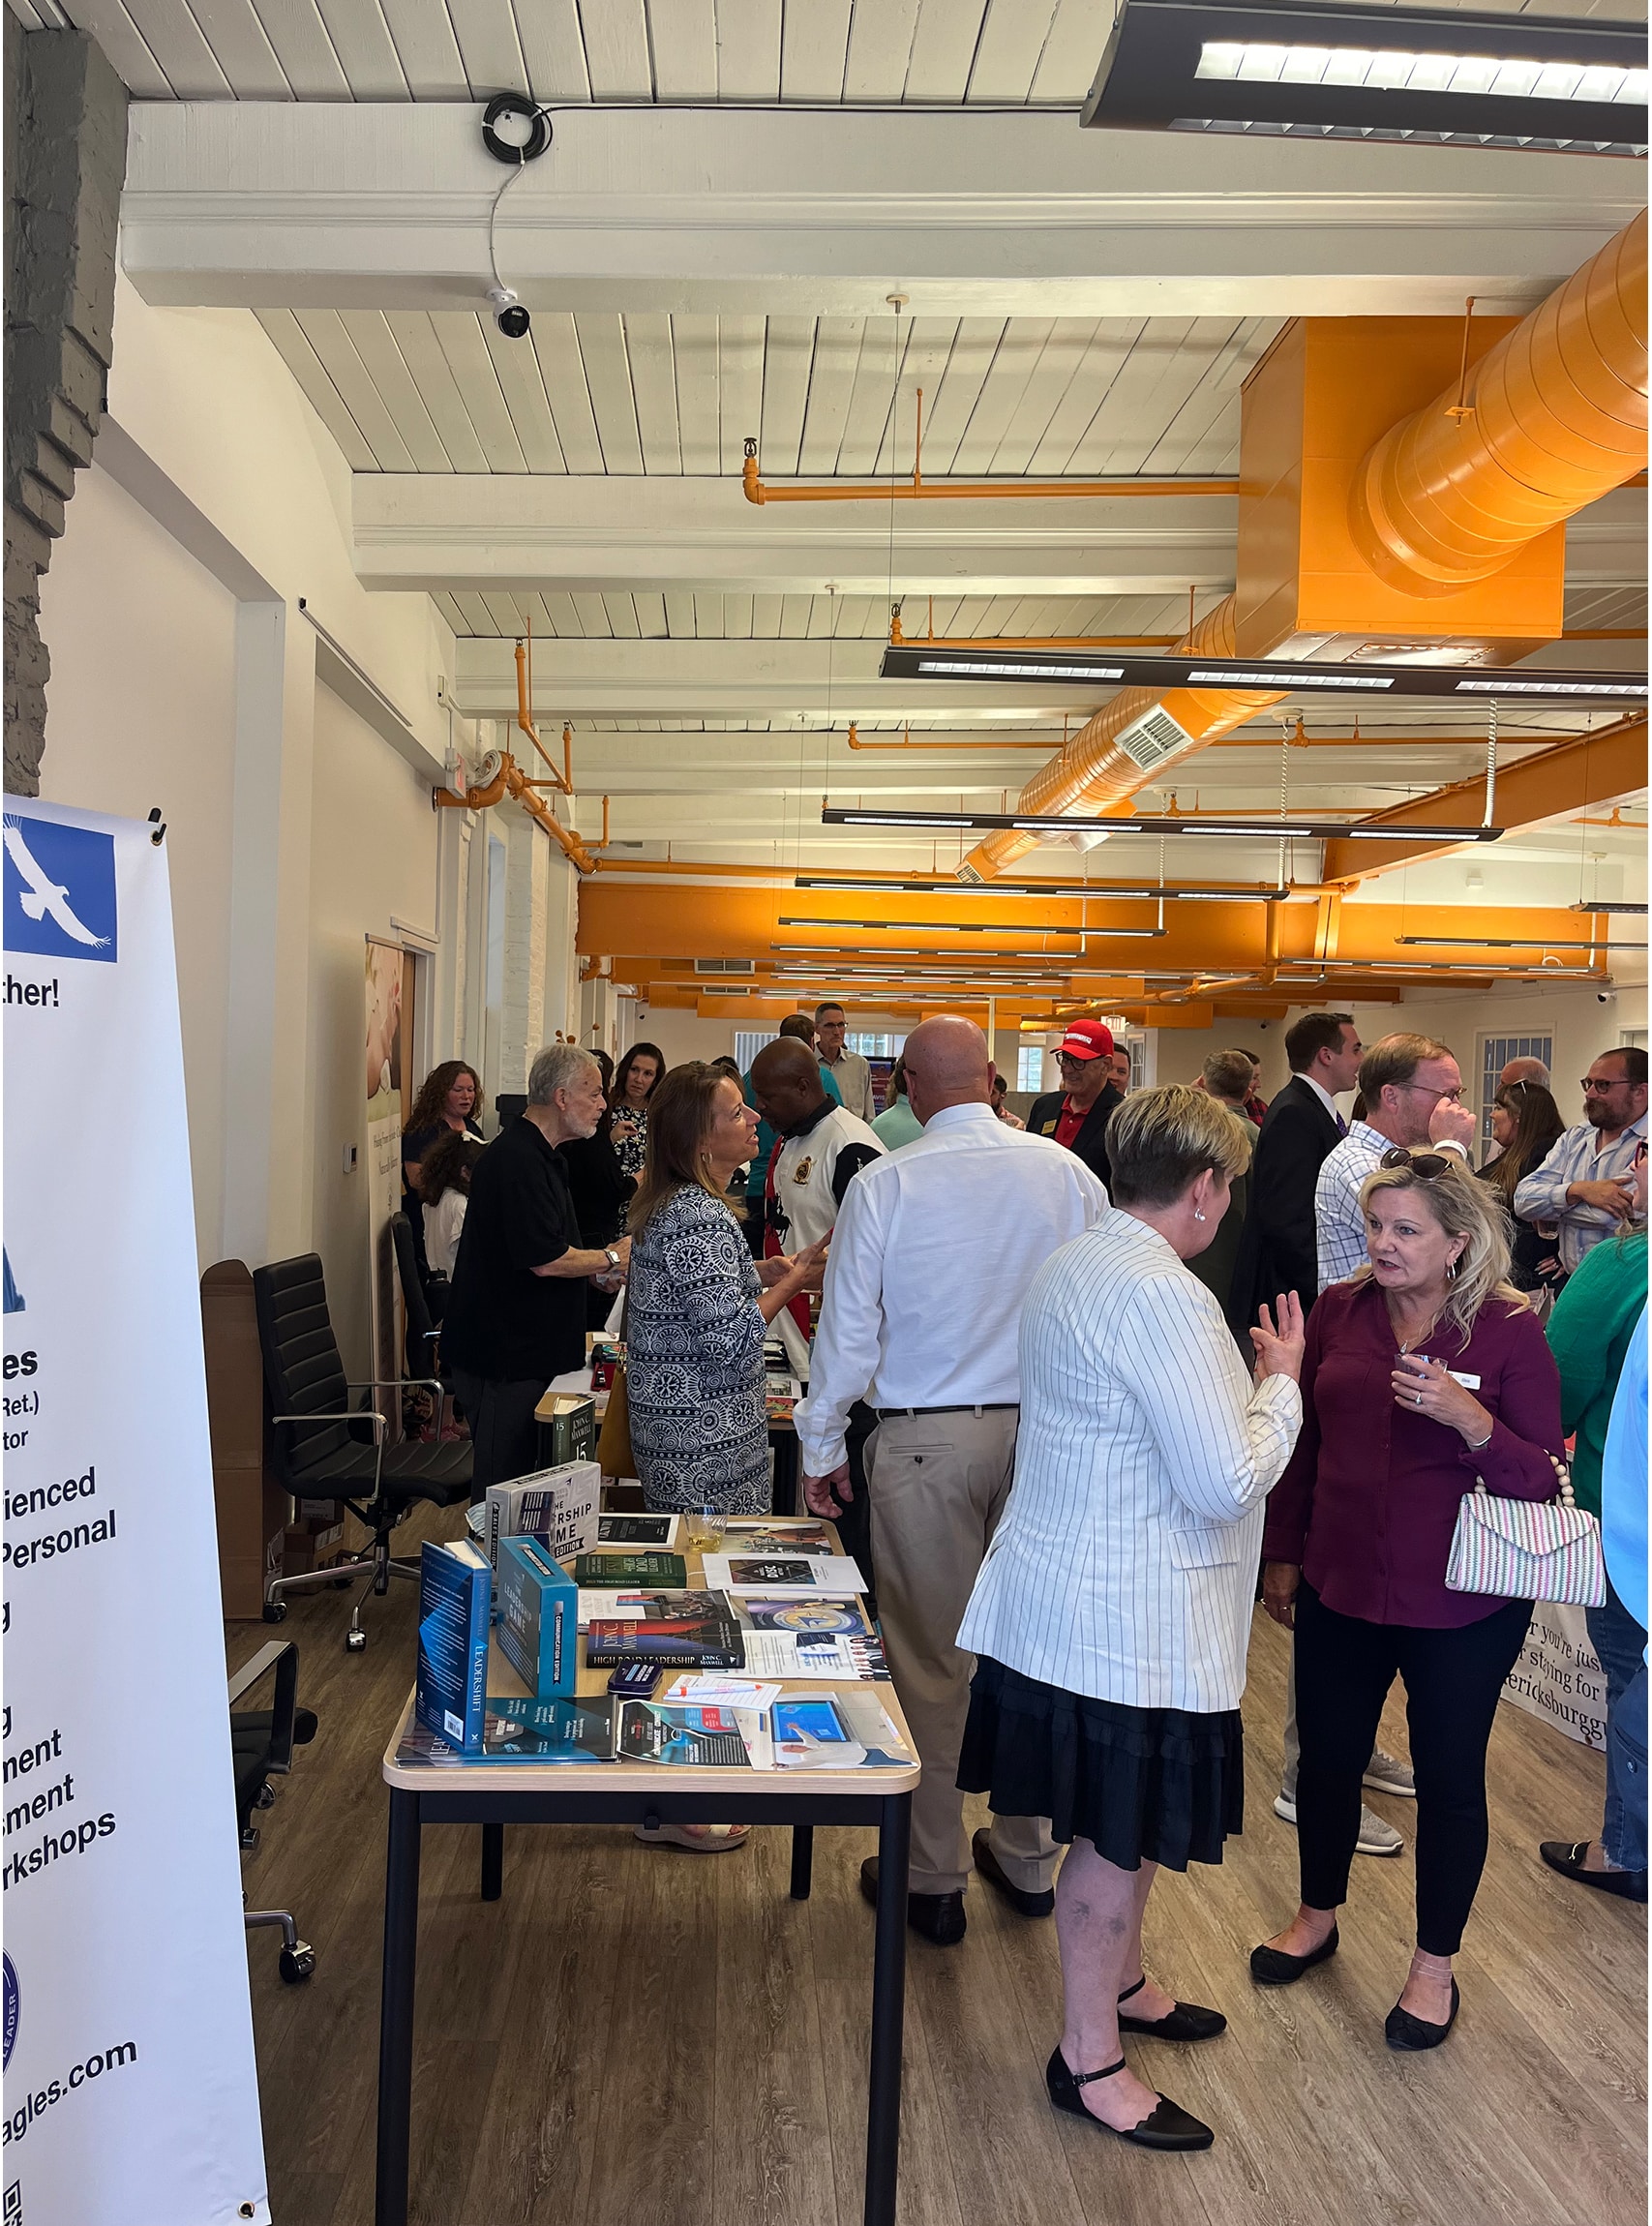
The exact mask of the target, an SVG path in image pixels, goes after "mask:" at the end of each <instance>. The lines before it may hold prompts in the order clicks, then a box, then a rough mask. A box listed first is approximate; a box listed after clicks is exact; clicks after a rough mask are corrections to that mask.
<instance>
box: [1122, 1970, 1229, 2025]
mask: <svg viewBox="0 0 1652 2226" xmlns="http://www.w3.org/2000/svg"><path fill="white" fill-rule="evenodd" d="M1146 1984H1147V1977H1146V1974H1145V1973H1144V1974H1143V1976H1142V1977H1140V1978H1138V1979H1137V1981H1136V1983H1135V1985H1134V1986H1127V1987H1126V1989H1125V1991H1124V1993H1123V1994H1122V1995H1120V1997H1119V2001H1120V2004H1121V2006H1123V2004H1124V2003H1125V2002H1126V2001H1129V2000H1131V1999H1132V1998H1133V1997H1134V1996H1136V1995H1138V1994H1140V1992H1141V1990H1142V1988H1143V1987H1144V1986H1146ZM1119 2030H1120V2031H1121V2032H1142V2033H1146V2034H1147V2036H1148V2038H1149V2039H1150V2040H1215V2039H1216V2035H1217V2033H1220V2032H1225V2031H1226V2030H1227V2020H1226V2018H1225V2017H1223V2015H1222V2013H1221V2011H1220V2010H1219V2009H1201V2008H1200V2007H1199V2004H1198V2003H1197V2002H1196V2001H1179V2002H1178V2003H1177V2004H1176V2007H1175V2008H1174V2009H1173V2010H1170V2011H1167V2012H1166V2014H1165V2015H1164V2016H1163V2017H1159V2018H1147V2017H1121V2018H1120V2020H1119Z"/></svg>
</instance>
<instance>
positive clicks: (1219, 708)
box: [959, 595, 1284, 881]
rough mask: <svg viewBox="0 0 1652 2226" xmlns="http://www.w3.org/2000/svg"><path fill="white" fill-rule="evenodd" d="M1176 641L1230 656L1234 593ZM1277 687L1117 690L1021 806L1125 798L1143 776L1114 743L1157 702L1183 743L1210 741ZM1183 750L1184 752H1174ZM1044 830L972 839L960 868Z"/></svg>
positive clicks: (975, 865)
mask: <svg viewBox="0 0 1652 2226" xmlns="http://www.w3.org/2000/svg"><path fill="white" fill-rule="evenodd" d="M1180 646H1181V647H1182V648H1183V649H1185V650H1187V651H1189V652H1191V654H1193V655H1194V656H1200V657H1231V656H1234V655H1235V654H1236V653H1237V652H1236V650H1235V647H1234V638H1233V597H1232V596H1231V595H1229V596H1228V597H1227V598H1226V599H1225V601H1223V602H1220V603H1218V604H1217V605H1216V609H1215V610H1214V611H1210V612H1207V613H1206V615H1205V617H1202V618H1201V619H1200V620H1199V623H1198V624H1197V625H1196V626H1195V627H1194V628H1193V629H1192V631H1191V633H1189V634H1187V635H1186V636H1185V637H1184V639H1183V641H1182V643H1181V645H1180ZM1283 701H1284V698H1283V696H1282V694H1280V693H1279V692H1277V691H1276V692H1274V693H1272V694H1268V695H1260V694H1258V693H1257V692H1256V691H1255V690H1254V689H1249V688H1172V689H1170V690H1169V691H1168V693H1167V694H1165V695H1163V696H1160V695H1158V694H1156V692H1155V691H1154V690H1153V689H1152V688H1121V689H1120V691H1119V693H1118V694H1117V695H1116V696H1115V697H1114V698H1113V700H1112V702H1111V703H1110V704H1108V705H1106V706H1105V707H1103V708H1102V709H1101V710H1099V711H1097V712H1096V716H1095V717H1094V718H1093V719H1091V720H1089V721H1088V722H1087V723H1086V724H1085V725H1084V726H1082V727H1080V729H1079V730H1078V733H1077V734H1076V735H1074V737H1073V738H1072V740H1071V741H1070V742H1069V743H1068V745H1067V747H1066V749H1065V750H1064V751H1063V753H1062V755H1061V756H1060V757H1059V758H1052V759H1051V760H1050V762H1049V764H1048V765H1047V766H1045V767H1043V768H1042V770H1041V771H1039V772H1036V773H1035V774H1034V775H1033V778H1032V779H1031V780H1030V781H1029V782H1028V783H1027V786H1026V787H1025V788H1024V789H1023V790H1022V791H1021V800H1020V803H1019V804H1018V806H1017V809H1018V810H1020V811H1024V812H1028V813H1033V812H1065V811H1068V810H1073V809H1076V808H1077V807H1078V806H1080V805H1082V806H1083V808H1084V809H1085V810H1086V811H1087V812H1094V811H1096V809H1097V808H1098V807H1099V808H1100V809H1101V810H1102V811H1105V809H1106V807H1107V806H1108V805H1109V804H1111V803H1120V802H1123V801H1126V800H1127V799H1128V798H1129V797H1133V796H1134V795H1135V793H1136V791H1137V789H1139V788H1140V787H1141V785H1142V783H1143V781H1144V780H1145V779H1146V777H1147V776H1146V775H1145V774H1144V773H1143V771H1142V768H1141V767H1140V766H1138V765H1137V763H1136V761H1135V760H1134V758H1132V757H1130V756H1129V755H1128V754H1127V753H1126V751H1124V750H1122V749H1120V748H1119V747H1118V744H1117V741H1116V739H1115V737H1117V736H1119V735H1120V734H1122V733H1123V732H1124V730H1125V728H1126V727H1128V726H1131V725H1133V724H1134V722H1135V721H1136V720H1137V719H1139V718H1140V717H1141V716H1142V714H1143V713H1144V712H1146V711H1151V710H1152V709H1153V708H1154V707H1155V706H1156V705H1158V706H1161V707H1162V708H1163V709H1164V710H1166V711H1168V712H1169V714H1170V716H1171V717H1172V718H1173V719H1174V720H1175V721H1176V723H1177V724H1178V726H1180V727H1181V728H1182V730H1183V732H1184V733H1185V734H1186V736H1187V737H1188V744H1187V746H1188V748H1192V747H1194V746H1195V745H1197V744H1200V743H1204V742H1211V741H1215V740H1216V737H1217V736H1218V735H1225V734H1226V733H1228V731H1229V730H1230V729H1231V728H1234V727H1241V726H1243V725H1244V724H1245V722H1246V720H1247V719H1253V718H1254V717H1255V716H1256V714H1257V712H1258V711H1265V710H1266V709H1267V708H1268V706H1269V705H1270V704H1277V703H1282V702H1283ZM1177 754H1178V755H1179V756H1180V755H1185V754H1186V752H1185V751H1178V753H1177ZM1047 839H1048V837H1047V836H1043V835H1037V834H1016V833H1012V832H1011V831H1010V830H1009V829H1008V828H1005V829H1004V830H1002V831H1001V832H1000V833H998V834H992V835H988V836H987V838H986V840H985V841H984V842H978V843H976V847H975V849H974V850H973V851H971V853H970V855H969V857H967V858H966V859H965V860H964V866H963V868H961V869H960V873H959V878H960V880H966V881H970V880H975V879H976V878H977V877H978V878H979V879H981V880H983V881H986V880H990V879H991V878H992V877H993V876H994V875H995V874H1000V873H1002V872H1003V871H1004V869H1005V867H1006V866H1007V865H1013V864H1014V862H1015V860H1016V859H1017V858H1018V857H1025V856H1026V854H1027V853H1028V852H1029V851H1030V850H1036V848H1037V846H1038V844H1039V843H1040V842H1041V841H1046V840H1047Z"/></svg>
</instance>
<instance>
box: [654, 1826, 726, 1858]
mask: <svg viewBox="0 0 1652 2226" xmlns="http://www.w3.org/2000/svg"><path fill="white" fill-rule="evenodd" d="M636 1837H637V1838H638V1839H640V1840H641V1841H642V1842H643V1844H644V1846H645V1847H649V1848H686V1849H687V1850H688V1852H689V1853H690V1854H691V1855H726V1854H727V1853H728V1852H729V1850H730V1849H731V1848H743V1847H744V1846H745V1844H746V1841H747V1840H748V1839H749V1838H750V1837H751V1826H750V1825H749V1824H639V1825H638V1826H637V1827H636Z"/></svg>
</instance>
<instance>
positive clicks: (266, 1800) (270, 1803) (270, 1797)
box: [253, 1786, 276, 1809]
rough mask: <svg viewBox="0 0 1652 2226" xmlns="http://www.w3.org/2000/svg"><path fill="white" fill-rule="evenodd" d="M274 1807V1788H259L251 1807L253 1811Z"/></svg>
mask: <svg viewBox="0 0 1652 2226" xmlns="http://www.w3.org/2000/svg"><path fill="white" fill-rule="evenodd" d="M275 1805H276V1790H275V1788H274V1787H273V1786H260V1787H259V1788H258V1791H257V1797H256V1799H255V1801H254V1803H253V1806H254V1808H255V1809H273V1808H274V1807H275Z"/></svg>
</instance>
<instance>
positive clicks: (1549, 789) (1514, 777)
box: [1322, 718, 1646, 918]
mask: <svg viewBox="0 0 1652 2226" xmlns="http://www.w3.org/2000/svg"><path fill="white" fill-rule="evenodd" d="M1645 790H1646V721H1645V719H1644V718H1637V719H1625V720H1623V721H1622V722H1621V723H1620V724H1618V725H1617V726H1614V727H1608V728H1607V729H1605V730H1604V731H1602V732H1601V733H1599V734H1595V735H1577V736H1574V737H1573V738H1572V739H1571V740H1570V741H1567V742H1562V743H1560V744H1559V746H1558V747H1557V748H1555V749H1552V750H1540V751H1535V752H1534V753H1533V754H1532V755H1531V756H1529V757H1525V758H1522V759H1521V761H1520V763H1519V764H1518V765H1517V766H1511V767H1509V768H1508V769H1507V770H1506V771H1504V772H1501V773H1499V775H1498V779H1497V789H1496V801H1495V807H1494V808H1495V815H1496V816H1495V823H1494V824H1495V825H1496V826H1498V827H1504V828H1506V829H1508V830H1509V831H1510V832H1511V833H1513V832H1515V831H1516V830H1517V829H1518V828H1521V827H1541V826H1542V825H1543V824H1544V823H1545V822H1546V821H1548V820H1557V819H1565V818H1567V817H1569V816H1570V815H1571V814H1572V813H1574V812H1580V811H1582V810H1583V809H1584V808H1585V807H1586V806H1588V805H1595V804H1599V805H1603V806H1606V805H1611V804H1614V803H1621V802H1623V801H1624V799H1625V798H1626V797H1635V796H1641V795H1644V793H1645ZM1485 794H1486V784H1485V780H1484V778H1482V779H1481V780H1477V781H1458V782H1457V783H1455V784H1454V785H1453V786H1452V787H1451V788H1448V789H1435V790H1434V791H1433V792H1432V793H1431V794H1430V795H1428V796H1425V797H1414V798H1413V799H1412V800H1411V801H1410V802H1409V803H1404V804H1398V805H1396V806H1395V807H1394V809H1393V810H1391V811H1386V812H1378V813H1375V814H1373V815H1372V816H1373V817H1374V818H1375V819H1377V820H1378V821H1379V822H1381V824H1383V825H1384V826H1388V827H1393V828H1394V829H1395V831H1396V834H1397V836H1398V837H1402V838H1403V839H1399V840H1396V841H1395V842H1392V843H1376V842H1368V841H1360V842H1345V841H1343V840H1341V839H1339V838H1338V839H1335V840H1333V841H1331V842H1328V843H1327V844H1326V846H1325V862H1324V866H1323V869H1322V870H1323V878H1324V879H1325V880H1326V881H1361V880H1368V879H1369V878H1370V877H1371V876H1372V875H1373V874H1378V873H1384V872H1386V871H1387V870H1388V868H1389V867H1390V866H1396V865H1405V864H1408V863H1412V862H1414V861H1415V860H1416V859H1418V858H1425V857H1448V856H1449V855H1450V854H1451V853H1452V852H1453V851H1455V850H1457V849H1460V848H1461V845H1460V844H1457V843H1450V842H1440V841H1439V840H1438V839H1435V840H1433V841H1430V840H1429V837H1428V828H1429V827H1430V826H1432V827H1462V826H1464V825H1465V824H1468V815H1471V814H1472V815H1474V816H1475V817H1478V816H1479V807H1480V806H1481V804H1482V803H1483V801H1484V798H1485ZM1343 917H1344V918H1345V917H1347V916H1346V914H1344V916H1343Z"/></svg>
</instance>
